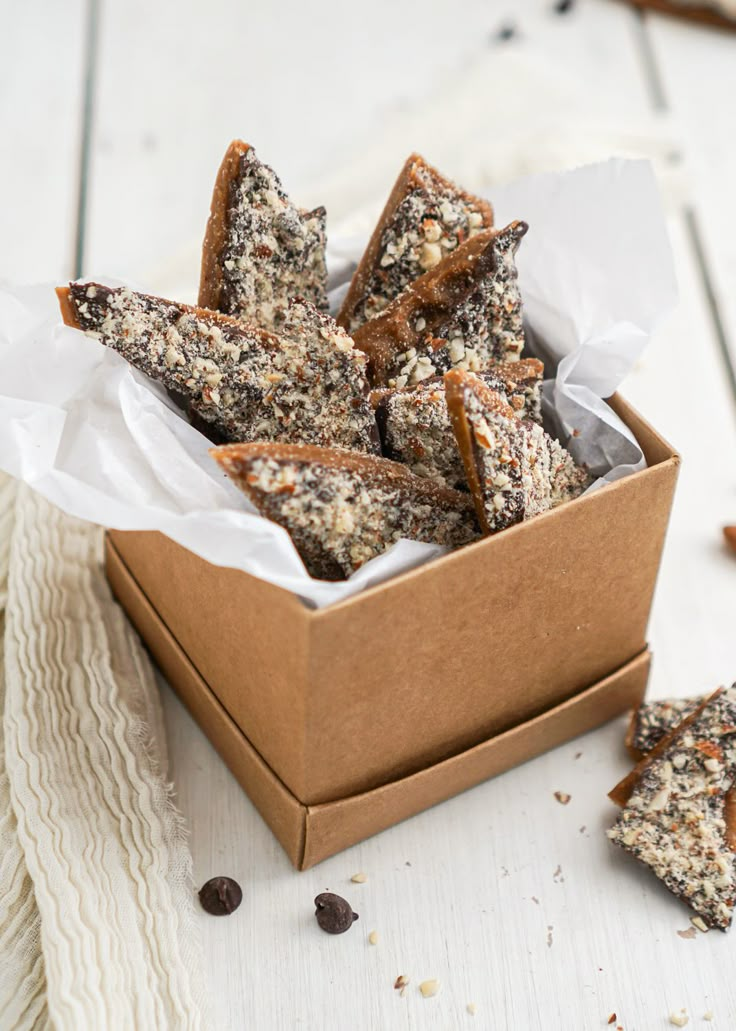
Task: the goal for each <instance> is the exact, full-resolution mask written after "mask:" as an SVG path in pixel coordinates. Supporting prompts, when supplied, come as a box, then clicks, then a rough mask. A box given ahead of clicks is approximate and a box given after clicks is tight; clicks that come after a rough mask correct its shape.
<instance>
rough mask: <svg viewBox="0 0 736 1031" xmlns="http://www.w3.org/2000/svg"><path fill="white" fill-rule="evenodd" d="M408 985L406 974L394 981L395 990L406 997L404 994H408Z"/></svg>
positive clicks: (400, 975)
mask: <svg viewBox="0 0 736 1031" xmlns="http://www.w3.org/2000/svg"><path fill="white" fill-rule="evenodd" d="M408 984H409V978H408V977H407V976H406V974H399V976H398V977H397V978H396V980H395V981H394V988H395V989H396V990H397V992H398V993H399V995H404V993H405V992H406V986H407V985H408Z"/></svg>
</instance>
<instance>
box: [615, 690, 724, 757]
mask: <svg viewBox="0 0 736 1031" xmlns="http://www.w3.org/2000/svg"><path fill="white" fill-rule="evenodd" d="M704 697H705V696H704V695H699V696H698V697H697V698H693V697H690V698H660V699H657V700H655V701H652V702H645V703H644V704H643V705H640V706H639V708H638V709H634V711H633V712H632V714H631V720H630V723H629V729H628V732H627V734H626V747H627V748H628V749H629V751H630V752H631V754H632V755H633V756H634V758H636V759H641V758H642V757H643V756H645V755H646V754H647V752H651V750H652V749H653V748H654V747H655V746H656V745H658V744H659V742H660V741H661V740H662V739H663V738H664V737H666V736H667V734H669V733H670V731H672V730H674V729H675V727H676V726H677V725H678V723H681V722H682V720H684V719H687V717H688V716H690V715H691V714H692V713H693V712H695V710H696V709H697V707H698V706H699V705H700V704H701V702H702V701H703V699H704Z"/></svg>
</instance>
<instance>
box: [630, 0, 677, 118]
mask: <svg viewBox="0 0 736 1031" xmlns="http://www.w3.org/2000/svg"><path fill="white" fill-rule="evenodd" d="M634 25H635V32H634V35H635V36H636V40H637V44H638V46H637V49H638V51H639V57H640V58H641V63H642V68H643V72H644V79H645V81H646V85H647V90H648V91H649V99H650V100H651V103H652V107H653V108H654V110H655V111H660V112H661V111H667V110H668V109H669V104H668V102H667V94H666V92H665V88H664V83H663V81H662V75H661V73H660V71H659V65H658V64H657V58H656V56H655V53H654V46H653V45H652V39H651V36H650V35H649V19H648V17H647V14H646V12H645V11H636V12H635V21H634Z"/></svg>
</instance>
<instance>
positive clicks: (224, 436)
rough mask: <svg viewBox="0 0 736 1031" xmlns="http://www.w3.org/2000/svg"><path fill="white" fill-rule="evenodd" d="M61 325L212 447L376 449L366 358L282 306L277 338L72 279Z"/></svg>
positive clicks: (223, 318) (318, 319)
mask: <svg viewBox="0 0 736 1031" xmlns="http://www.w3.org/2000/svg"><path fill="white" fill-rule="evenodd" d="M57 293H58V295H59V301H60V304H61V310H62V314H63V316H64V321H65V322H66V323H67V324H68V325H71V326H76V327H77V328H78V329H82V330H84V332H85V333H87V335H88V336H91V337H94V338H96V339H98V340H100V341H101V342H102V343H103V344H105V345H106V346H107V347H110V348H112V349H113V350H114V351H117V352H118V353H119V354H121V355H122V356H123V358H125V359H126V360H127V361H128V362H130V364H131V365H134V366H135V367H136V368H137V369H139V370H140V371H141V372H144V373H146V375H148V376H150V377H151V378H152V379H155V380H158V381H159V382H160V383H162V384H163V385H164V386H165V387H166V388H167V389H168V390H169V392H170V393H171V395H172V397H173V398H174V399H175V400H176V401H177V403H179V404H181V406H182V407H183V408H184V409H185V410H186V411H187V412H188V414H189V417H190V419H191V420H192V422H193V423H194V424H195V425H197V426H198V428H199V429H201V430H202V432H203V433H205V434H206V435H207V436H208V437H210V439H212V440H213V441H214V442H215V443H222V442H225V441H232V440H240V441H242V440H282V441H298V442H304V443H309V444H325V445H326V444H329V445H334V446H336V447H345V448H352V449H355V450H357V451H364V452H378V450H379V445H378V433H377V429H376V422H375V417H374V415H373V410H372V407H371V404H370V400H369V396H368V395H369V389H368V381H367V379H366V358H365V355H364V354H363V353H362V351H359V350H357V349H356V348H354V347H353V344H352V341H351V339H350V337H349V336H347V334H346V333H345V332H344V331H343V330H342V329H340V328H339V327H338V326H337V324H336V323H335V322H334V321H333V320H332V319H331V318H330V317H329V316H328V315H325V314H324V313H322V312H318V311H316V309H314V308H313V307H312V306H311V305H309V304H307V303H306V302H305V301H302V300H299V299H295V300H293V301H290V302H289V305H288V307H287V309H286V311H285V313H284V317H283V323H282V326H281V330H280V335H279V336H278V337H277V336H275V335H274V334H272V333H269V332H268V331H266V330H263V329H258V328H256V327H254V326H248V325H246V324H244V323H242V322H240V321H239V320H238V319H235V318H231V317H230V316H227V315H222V314H220V313H218V312H211V311H206V310H204V309H202V308H191V307H189V306H188V305H185V304H177V303H175V302H173V301H167V300H164V299H162V298H160V297H150V296H148V295H147V294H139V293H134V292H133V291H132V290H129V289H127V288H119V289H109V288H108V287H104V286H100V285H99V284H97V283H72V284H70V286H69V287H68V288H64V289H59V290H58V291H57Z"/></svg>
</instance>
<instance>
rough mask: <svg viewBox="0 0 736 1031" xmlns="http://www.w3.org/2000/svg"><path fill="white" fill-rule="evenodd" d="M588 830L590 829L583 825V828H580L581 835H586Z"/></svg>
mask: <svg viewBox="0 0 736 1031" xmlns="http://www.w3.org/2000/svg"><path fill="white" fill-rule="evenodd" d="M587 829H588V828H587V827H586V826H585V824H583V826H582V827H581V828H580V833H581V834H585V832H586V831H587Z"/></svg>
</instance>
